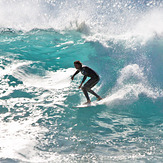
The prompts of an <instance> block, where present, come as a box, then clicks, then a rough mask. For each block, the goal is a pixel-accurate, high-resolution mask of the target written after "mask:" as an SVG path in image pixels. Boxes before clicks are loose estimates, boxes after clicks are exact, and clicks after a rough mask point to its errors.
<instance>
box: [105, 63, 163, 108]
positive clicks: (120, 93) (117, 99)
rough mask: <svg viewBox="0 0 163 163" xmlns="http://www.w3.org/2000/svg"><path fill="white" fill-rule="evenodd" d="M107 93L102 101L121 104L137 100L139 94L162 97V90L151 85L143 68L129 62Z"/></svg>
mask: <svg viewBox="0 0 163 163" xmlns="http://www.w3.org/2000/svg"><path fill="white" fill-rule="evenodd" d="M109 94H110V95H108V96H107V97H106V98H105V99H104V100H103V103H106V104H108V105H109V104H118V105H120V104H121V105H122V104H127V103H132V102H134V101H136V100H138V99H139V95H141V94H143V95H145V96H147V97H149V98H152V99H157V98H159V97H163V90H161V89H159V88H154V87H152V86H151V85H150V84H149V82H148V78H147V77H146V76H145V74H144V72H143V68H141V67H139V65H137V64H131V65H128V66H126V67H124V68H123V69H122V70H121V71H120V74H119V77H118V79H117V83H116V85H115V87H114V88H113V89H112V91H111V92H110V93H109Z"/></svg>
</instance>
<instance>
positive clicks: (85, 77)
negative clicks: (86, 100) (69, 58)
mask: <svg viewBox="0 0 163 163" xmlns="http://www.w3.org/2000/svg"><path fill="white" fill-rule="evenodd" d="M86 79H87V76H86V75H85V76H84V77H83V80H82V83H84V82H85V80H86Z"/></svg>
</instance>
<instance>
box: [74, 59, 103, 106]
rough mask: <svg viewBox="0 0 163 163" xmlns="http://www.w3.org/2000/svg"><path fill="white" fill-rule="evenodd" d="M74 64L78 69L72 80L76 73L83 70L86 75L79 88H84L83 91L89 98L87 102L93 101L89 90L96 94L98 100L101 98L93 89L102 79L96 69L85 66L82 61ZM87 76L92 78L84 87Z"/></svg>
mask: <svg viewBox="0 0 163 163" xmlns="http://www.w3.org/2000/svg"><path fill="white" fill-rule="evenodd" d="M74 66H75V68H76V69H77V71H76V72H75V73H74V75H73V76H72V77H71V79H72V80H74V77H75V75H77V74H78V73H79V72H81V73H82V75H84V77H83V80H82V82H81V84H80V86H79V87H78V88H79V89H80V88H81V89H82V91H83V93H84V95H85V97H86V99H87V102H86V103H85V104H90V103H91V100H90V98H89V95H88V92H89V93H91V94H92V95H94V96H96V97H97V100H98V101H99V100H101V99H102V98H101V97H100V96H99V95H97V94H96V93H95V92H94V91H93V90H92V89H91V88H92V87H94V86H95V85H96V84H97V83H98V82H99V80H100V77H99V75H98V74H97V73H96V72H95V71H94V70H92V69H91V68H89V67H88V66H84V65H83V64H82V63H81V62H80V61H75V62H74ZM87 77H90V79H89V80H88V81H87V82H86V83H85V84H84V86H83V87H82V85H83V83H84V82H85V80H86V78H87Z"/></svg>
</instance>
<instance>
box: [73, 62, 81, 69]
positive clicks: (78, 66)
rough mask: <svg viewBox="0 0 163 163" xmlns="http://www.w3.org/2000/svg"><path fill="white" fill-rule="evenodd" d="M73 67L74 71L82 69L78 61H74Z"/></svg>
mask: <svg viewBox="0 0 163 163" xmlns="http://www.w3.org/2000/svg"><path fill="white" fill-rule="evenodd" d="M74 66H75V68H76V69H80V68H81V67H82V63H81V62H80V61H75V62H74Z"/></svg>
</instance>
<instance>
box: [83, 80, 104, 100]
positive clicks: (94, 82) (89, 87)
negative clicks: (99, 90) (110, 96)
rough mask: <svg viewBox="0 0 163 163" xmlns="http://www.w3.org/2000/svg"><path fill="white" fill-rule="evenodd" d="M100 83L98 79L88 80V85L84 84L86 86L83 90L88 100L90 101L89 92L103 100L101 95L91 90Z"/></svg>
mask: <svg viewBox="0 0 163 163" xmlns="http://www.w3.org/2000/svg"><path fill="white" fill-rule="evenodd" d="M98 82H99V78H97V79H90V80H88V82H87V83H85V84H84V86H83V87H82V90H83V92H84V94H85V96H86V98H87V100H90V98H89V96H88V92H89V93H91V94H93V95H94V96H96V97H97V98H98V99H99V98H101V97H100V96H99V95H97V94H96V93H95V92H94V91H93V90H91V88H92V87H94V86H95V85H96V84H97V83H98Z"/></svg>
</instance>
